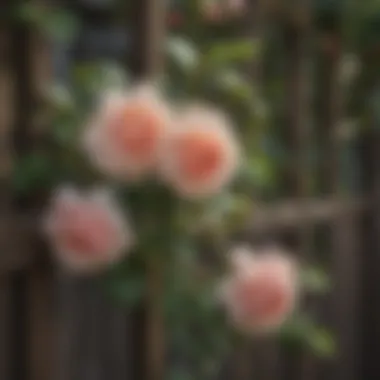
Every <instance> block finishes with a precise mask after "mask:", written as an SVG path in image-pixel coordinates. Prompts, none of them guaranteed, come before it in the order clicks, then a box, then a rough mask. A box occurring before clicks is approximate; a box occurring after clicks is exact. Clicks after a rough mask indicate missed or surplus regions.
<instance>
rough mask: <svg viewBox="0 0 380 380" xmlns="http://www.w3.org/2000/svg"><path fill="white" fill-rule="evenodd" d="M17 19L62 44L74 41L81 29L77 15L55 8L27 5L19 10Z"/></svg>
mask: <svg viewBox="0 0 380 380" xmlns="http://www.w3.org/2000/svg"><path fill="white" fill-rule="evenodd" d="M16 17H17V18H18V19H19V20H21V21H23V22H26V23H28V24H31V25H32V26H35V27H36V28H37V29H38V30H40V31H41V32H42V33H43V34H45V35H46V36H47V37H49V38H52V39H53V40H55V41H60V42H66V43H67V42H70V41H72V40H73V38H74V37H75V36H77V34H78V32H79V29H80V22H79V19H78V18H77V17H76V16H75V14H73V13H72V12H68V11H64V10H62V9H59V8H54V7H48V6H43V5H38V4H31V3H25V4H23V5H22V6H20V7H19V8H18V9H17V11H16Z"/></svg>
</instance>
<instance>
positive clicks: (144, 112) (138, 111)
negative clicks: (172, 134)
mask: <svg viewBox="0 0 380 380" xmlns="http://www.w3.org/2000/svg"><path fill="white" fill-rule="evenodd" d="M168 122H169V110H168V107H167V106H166V104H165V103H164V101H163V100H162V99H161V97H160V96H159V94H158V92H157V91H156V90H155V89H154V88H153V87H152V86H150V85H147V84H146V85H139V86H136V87H135V88H133V89H131V90H130V91H129V93H127V94H122V93H113V94H108V95H106V96H105V98H104V101H103V104H101V107H100V109H99V111H98V113H97V114H96V115H95V117H94V118H93V121H92V123H90V125H89V127H88V129H87V130H86V132H85V135H84V144H85V149H86V150H87V152H88V154H89V156H90V159H91V160H92V162H93V163H94V165H95V166H97V167H98V168H99V169H100V170H102V171H103V172H105V173H106V174H108V175H111V176H114V177H117V178H122V179H126V180H136V179H140V178H141V177H143V176H145V175H147V174H150V173H151V171H152V170H153V169H155V167H156V165H157V159H158V152H159V147H160V144H161V142H162V139H163V136H164V135H165V132H166V129H167V126H168Z"/></svg>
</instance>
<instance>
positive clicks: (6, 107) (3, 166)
mask: <svg viewBox="0 0 380 380" xmlns="http://www.w3.org/2000/svg"><path fill="white" fill-rule="evenodd" d="M9 44H10V34H9V30H7V25H3V26H1V27H0V109H1V112H0V218H1V219H2V220H3V221H5V222H6V221H7V218H9V217H10V216H11V215H10V211H11V210H10V206H11V191H10V188H9V176H10V173H11V161H12V151H11V145H10V143H11V138H10V134H11V125H12V116H13V114H12V113H13V111H14V110H13V102H12V95H13V94H12V90H13V83H12V76H11V70H10V62H9V55H10V51H9V50H10V45H9ZM3 218H4V219H3ZM2 225H3V226H4V225H6V223H2ZM9 238H10V236H9V235H8V234H7V231H0V251H1V254H2V255H5V254H7V253H8V252H7V248H8V247H9V244H8V240H9ZM8 254H10V252H9V253H8ZM10 297H11V292H10V274H9V273H1V275H0V378H2V379H9V378H10V376H11V373H10V371H11V365H10V363H11V360H12V358H11V352H10V347H11V344H12V336H11V299H10Z"/></svg>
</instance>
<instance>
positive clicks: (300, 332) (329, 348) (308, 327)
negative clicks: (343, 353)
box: [279, 314, 336, 358]
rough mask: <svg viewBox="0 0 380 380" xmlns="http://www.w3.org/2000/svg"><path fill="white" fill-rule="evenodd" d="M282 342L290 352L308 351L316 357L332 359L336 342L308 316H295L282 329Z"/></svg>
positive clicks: (280, 336)
mask: <svg viewBox="0 0 380 380" xmlns="http://www.w3.org/2000/svg"><path fill="white" fill-rule="evenodd" d="M279 338H280V342H281V343H282V344H283V345H284V346H285V347H287V348H288V349H290V350H299V349H300V348H301V349H308V350H310V352H312V353H313V354H314V355H316V356H320V357H325V358H331V357H332V356H333V355H334V354H335V352H336V347H335V340H334V338H333V336H332V335H331V334H330V332H329V331H328V330H327V329H326V328H324V327H320V326H318V324H316V323H315V321H313V319H312V318H311V317H310V316H308V315H302V314H299V315H295V316H294V317H293V318H292V319H291V320H289V321H288V322H287V323H286V324H285V325H284V326H283V327H282V329H281V331H280V334H279Z"/></svg>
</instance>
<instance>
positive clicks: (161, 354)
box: [0, 0, 380, 380]
mask: <svg viewBox="0 0 380 380" xmlns="http://www.w3.org/2000/svg"><path fill="white" fill-rule="evenodd" d="M6 3H7V4H6V5H7V6H10V5H11V4H12V1H10V0H8V1H6ZM163 3H164V1H161V0H160V1H159V0H144V1H140V2H139V4H138V6H136V12H137V13H138V15H137V16H138V17H136V20H139V21H138V23H136V24H137V25H136V35H138V36H139V38H138V43H136V44H135V45H136V46H135V53H136V54H135V60H136V62H135V66H136V70H135V71H136V74H138V75H155V74H156V73H157V72H159V71H160V70H162V66H163V62H162V57H161V52H162V49H161V43H162V40H163V34H164V17H163V16H164V12H165V8H164V5H163ZM258 3H260V2H258ZM301 13H302V12H301ZM302 14H303V15H307V11H305V12H304V13H302ZM302 19H304V18H302ZM297 20H298V19H296V21H297ZM296 21H294V20H293V19H292V22H289V24H287V25H286V26H285V28H286V30H285V35H286V43H287V47H288V49H287V52H288V53H287V54H288V55H287V60H288V62H287V63H288V65H287V67H288V72H287V74H286V75H287V78H288V84H287V89H286V91H287V94H288V95H287V97H288V99H289V104H287V118H286V123H287V139H286V144H287V146H288V148H290V149H291V151H292V152H293V158H294V160H293V161H292V162H291V163H290V165H289V170H288V171H287V173H284V176H285V178H286V183H287V186H288V194H289V199H288V200H285V201H283V202H280V203H279V204H274V205H271V206H263V207H258V209H257V210H256V211H255V215H254V219H253V220H252V223H251V224H250V225H249V226H248V228H247V232H248V233H250V234H253V235H254V234H262V233H267V232H268V233H270V234H274V235H276V234H277V235H278V236H281V237H283V236H285V235H286V236H291V237H292V241H293V242H294V243H295V246H296V247H297V248H298V249H299V250H300V251H303V252H305V254H306V255H308V259H310V260H312V261H313V260H316V259H317V258H316V257H314V255H313V252H312V251H311V249H312V244H313V235H314V233H315V228H316V227H318V226H320V225H324V226H327V228H328V231H329V241H330V253H331V255H330V257H331V262H330V263H329V265H330V269H331V273H332V275H333V279H334V289H333V292H332V294H331V296H329V297H328V299H322V300H307V302H308V303H310V308H312V309H313V311H315V312H317V313H318V314H319V315H320V317H321V319H323V320H325V321H326V322H327V323H328V324H329V325H331V326H333V327H334V328H335V331H336V334H337V340H338V352H339V355H338V357H337V359H336V360H334V361H332V362H331V363H330V364H329V363H327V364H326V363H321V362H320V361H318V360H317V359H315V358H313V357H311V356H310V355H309V354H305V353H300V354H299V355H297V356H293V357H289V356H288V355H285V356H284V355H283V353H281V352H280V351H279V349H278V347H277V345H276V342H274V341H266V342H259V343H257V344H256V345H255V346H252V347H244V348H242V349H241V348H239V355H238V357H239V358H240V359H239V360H237V361H236V362H235V367H236V368H234V369H233V371H232V373H231V374H230V375H229V376H230V377H229V378H231V379H232V378H234V379H237V380H248V379H253V378H255V379H265V380H277V379H278V380H282V379H284V380H287V379H289V380H290V379H299V380H304V379H305V380H306V379H307V380H311V379H312V378H314V379H318V378H323V379H334V380H336V379H339V380H340V379H341V380H356V379H358V378H363V379H366V380H371V379H377V378H379V377H380V363H379V360H378V356H379V354H380V343H379V342H380V339H379V332H378V328H377V324H378V320H379V318H380V299H379V296H378V290H377V289H378V284H377V282H378V276H379V274H380V259H379V257H378V256H379V252H380V238H379V236H380V231H379V226H380V217H379V215H380V171H379V170H378V166H377V165H378V162H380V134H379V129H377V130H375V129H373V130H372V131H370V132H368V133H367V135H365V136H363V137H362V138H361V140H360V141H359V142H358V147H357V160H358V162H359V167H360V169H361V172H362V173H363V175H362V178H361V180H362V182H363V183H362V188H363V190H362V193H361V194H356V195H355V197H354V196H353V195H349V196H347V195H345V196H343V195H342V194H341V192H340V188H339V183H340V182H339V176H340V170H341V169H340V164H339V159H338V157H339V150H340V141H339V139H338V138H337V133H336V128H337V126H338V122H339V120H340V118H341V116H342V113H343V112H344V102H343V98H342V96H343V94H342V93H341V90H340V88H339V86H338V72H337V71H338V65H339V62H340V56H341V53H342V47H341V45H340V44H339V43H338V45H337V47H338V50H337V51H335V52H334V54H333V55H331V54H329V53H328V52H326V53H325V54H324V61H325V62H324V63H325V65H326V67H327V72H328V73H329V74H328V75H326V76H325V77H324V83H323V84H322V85H323V86H324V87H325V94H326V96H325V99H324V104H323V114H324V115H325V119H324V120H323V122H322V123H321V125H320V128H319V129H318V134H319V138H320V145H321V148H322V150H323V154H324V156H325V157H327V158H328V159H325V160H324V162H325V164H324V165H323V167H321V168H320V174H319V175H320V179H321V181H323V184H324V188H325V194H324V196H323V197H321V198H311V197H310V196H309V192H308V187H307V179H308V177H309V176H310V173H309V172H308V167H307V165H306V162H307V157H306V156H307V151H308V149H309V147H310V140H311V136H310V135H309V131H308V130H307V128H306V127H305V126H306V125H307V123H308V119H309V118H310V115H308V114H307V112H309V111H310V108H311V105H310V98H309V97H308V95H307V94H308V89H307V88H304V86H305V84H307V75H308V73H307V69H308V62H309V56H308V50H307V46H308V45H307V43H308V38H309V33H311V30H310V29H309V28H310V24H308V23H303V22H301V23H300V22H296ZM252 33H257V30H256V29H255V30H254V31H253V32H252ZM332 37H333V38H334V39H335V40H336V41H338V42H339V41H340V36H339V33H337V34H336V35H334V36H332ZM50 67H51V62H50V55H49V52H48V50H46V45H45V44H44V42H43V41H42V40H41V38H40V37H39V36H38V35H37V34H36V33H33V31H32V30H30V29H29V28H28V27H26V26H14V25H11V24H10V23H9V24H3V25H1V27H0V181H1V188H0V379H1V380H23V379H25V380H26V379H30V380H55V379H58V380H76V379H81V380H94V379H95V380H106V379H107V380H108V379H113V380H124V379H136V380H140V379H146V380H162V379H163V372H164V370H165V365H166V363H165V341H164V331H163V330H162V328H163V324H162V321H161V320H160V310H159V307H160V305H159V303H158V304H157V303H154V302H152V299H158V298H157V293H156V292H157V291H159V290H160V286H159V283H160V278H159V273H155V272H154V271H152V272H151V273H150V274H151V283H152V286H151V288H150V289H151V290H152V293H150V294H148V295H147V303H146V305H145V306H146V307H145V308H144V310H143V312H141V313H140V312H139V311H137V312H134V313H131V312H130V311H128V310H125V309H123V308H115V306H111V304H109V303H108V301H107V300H105V299H103V296H102V295H100V294H99V293H98V292H97V289H96V287H95V286H94V284H93V283H91V281H89V280H75V279H71V278H67V277H65V276H63V275H62V274H60V273H57V272H55V269H54V268H53V267H52V266H51V265H50V263H49V260H48V255H47V254H46V252H45V247H44V245H43V244H42V242H41V241H40V239H39V236H38V231H37V228H36V227H37V224H36V220H37V219H38V215H33V214H32V213H31V212H30V211H28V212H26V211H25V206H24V205H18V204H17V203H15V202H14V199H13V196H12V193H11V190H10V189H11V187H10V176H11V174H12V162H13V161H14V158H15V157H18V156H21V155H23V154H25V153H26V152H27V151H30V150H33V149H35V148H36V146H37V145H38V139H39V137H40V135H41V133H43V131H44V128H43V127H44V126H43V125H41V123H42V124H43V123H44V122H43V121H41V120H40V119H39V115H38V110H39V106H40V95H41V88H40V85H41V83H46V81H48V80H49V75H51V74H50V72H51V70H50ZM255 72H256V75H257V71H255ZM41 131H42V132H41ZM29 206H30V205H29ZM31 206H33V205H31ZM31 208H32V209H33V207H31ZM28 209H29V210H30V207H29V208H28ZM36 218H37V219H36ZM139 313H140V314H139ZM139 318H143V322H144V321H145V327H144V328H142V326H143V323H142V322H139V321H138V319H139ZM141 341H143V343H142V346H141V347H140V346H138V345H137V342H141ZM284 357H285V359H286V360H285V364H284V360H283V359H284ZM238 376H240V377H238Z"/></svg>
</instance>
